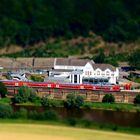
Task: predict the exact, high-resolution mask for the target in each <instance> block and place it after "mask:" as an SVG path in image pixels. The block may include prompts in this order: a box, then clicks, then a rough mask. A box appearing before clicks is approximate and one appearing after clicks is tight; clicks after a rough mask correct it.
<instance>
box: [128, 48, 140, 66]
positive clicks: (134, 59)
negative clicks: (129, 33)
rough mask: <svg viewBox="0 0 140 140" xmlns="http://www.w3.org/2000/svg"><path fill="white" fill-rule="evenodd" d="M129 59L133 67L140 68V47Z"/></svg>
mask: <svg viewBox="0 0 140 140" xmlns="http://www.w3.org/2000/svg"><path fill="white" fill-rule="evenodd" d="M128 61H129V64H130V65H131V66H132V67H136V68H137V69H140V49H137V50H135V51H134V52H132V54H131V55H130V57H129V60H128Z"/></svg>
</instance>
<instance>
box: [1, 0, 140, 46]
mask: <svg viewBox="0 0 140 140" xmlns="http://www.w3.org/2000/svg"><path fill="white" fill-rule="evenodd" d="M139 15H140V1H139V0H133V1H132V0H123V1H122V0H117V1H114V0H80V1H79V0H59V1H56V0H51V1H50V0H20V1H17V0H0V46H6V45H9V44H19V45H22V46H27V45H29V44H34V43H36V42H39V41H45V40H47V39H48V37H57V36H64V37H73V36H76V35H83V36H86V35H87V34H88V32H89V31H93V32H95V33H96V34H98V35H101V36H103V37H104V39H105V40H107V41H116V42H118V41H133V40H136V39H138V38H139V36H140V30H139V29H140V16H139Z"/></svg>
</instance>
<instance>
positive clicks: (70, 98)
mask: <svg viewBox="0 0 140 140" xmlns="http://www.w3.org/2000/svg"><path fill="white" fill-rule="evenodd" d="M83 103H84V98H83V97H82V96H79V95H78V96H77V95H76V94H74V93H72V94H68V95H67V97H66V101H64V107H66V108H68V109H70V108H80V107H81V106H82V105H83Z"/></svg>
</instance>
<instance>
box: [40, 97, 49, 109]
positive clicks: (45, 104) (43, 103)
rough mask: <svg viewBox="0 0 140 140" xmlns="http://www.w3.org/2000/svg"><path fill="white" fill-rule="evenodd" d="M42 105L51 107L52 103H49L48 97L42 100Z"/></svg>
mask: <svg viewBox="0 0 140 140" xmlns="http://www.w3.org/2000/svg"><path fill="white" fill-rule="evenodd" d="M41 104H42V106H46V107H49V106H50V101H49V99H48V98H47V97H43V98H42V99H41Z"/></svg>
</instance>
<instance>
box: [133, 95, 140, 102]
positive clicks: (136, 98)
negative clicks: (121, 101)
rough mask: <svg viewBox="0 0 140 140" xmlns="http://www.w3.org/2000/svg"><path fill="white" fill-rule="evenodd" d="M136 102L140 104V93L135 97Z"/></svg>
mask: <svg viewBox="0 0 140 140" xmlns="http://www.w3.org/2000/svg"><path fill="white" fill-rule="evenodd" d="M134 104H140V94H138V95H137V96H136V97H135V99H134Z"/></svg>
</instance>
